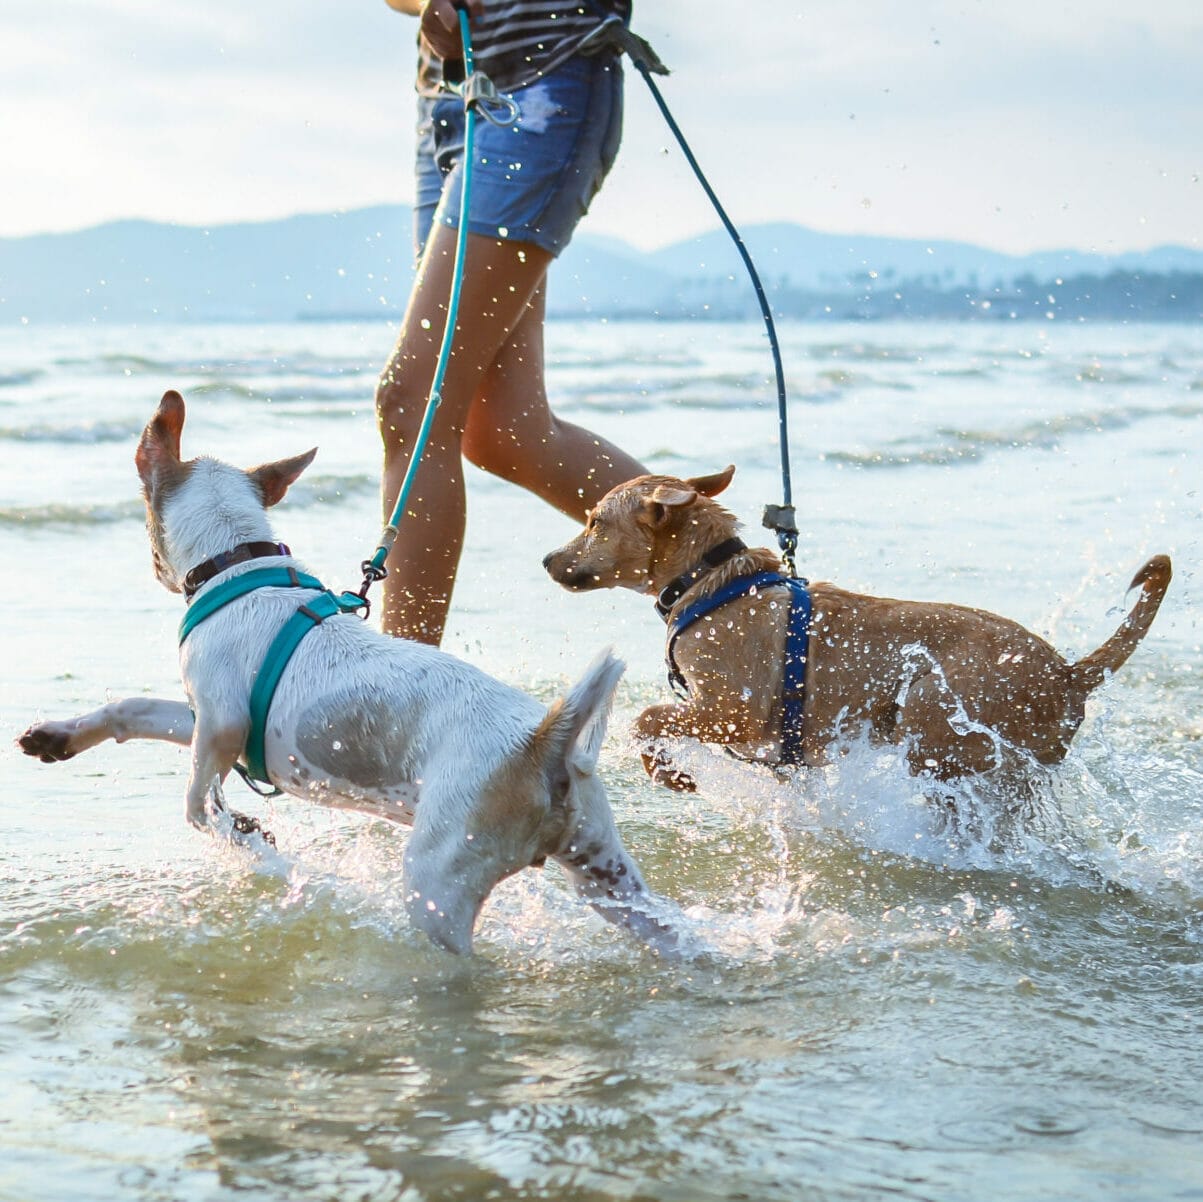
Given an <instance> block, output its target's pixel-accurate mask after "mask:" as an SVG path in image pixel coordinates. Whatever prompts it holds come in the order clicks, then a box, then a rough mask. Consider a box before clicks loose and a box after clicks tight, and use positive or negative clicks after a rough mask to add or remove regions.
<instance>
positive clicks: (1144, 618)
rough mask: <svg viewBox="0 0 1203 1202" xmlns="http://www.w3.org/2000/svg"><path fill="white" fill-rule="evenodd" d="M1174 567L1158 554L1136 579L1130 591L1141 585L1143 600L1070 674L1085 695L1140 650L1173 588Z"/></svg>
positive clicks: (1167, 557)
mask: <svg viewBox="0 0 1203 1202" xmlns="http://www.w3.org/2000/svg"><path fill="white" fill-rule="evenodd" d="M1172 575H1173V571H1172V569H1171V568H1170V557H1169V556H1168V555H1154V556H1153V558H1152V559H1150V560H1149V562H1148V563H1146V564H1145V566H1144V567H1143V568H1141V569H1140V571H1139V572H1137V573H1136V575H1135V576H1133V577H1132V583H1131V584H1130V585H1128V588H1129V589H1134V588H1136V586H1137V585H1140V590H1141V591H1140V597H1139V598H1138V599H1137V602H1136V604H1135V605H1134V606H1133V607H1132V612H1131V613H1130V614H1129V615H1128V616H1127V617H1126V618H1125V619H1124V620H1123V621H1122V622H1121V623H1120V625H1119V629H1118V630H1117V631H1116V632H1115V633H1114V634H1113V635H1112V636H1111V637H1110V638H1109V639H1108V640H1107V641H1106V642H1105V643H1104V644H1103V645H1102V646H1101V647H1100V648H1099V649H1098V650H1097V651H1092V652H1091V653H1090V654H1089V655H1087V656H1085V657H1084V658H1083V659H1080V660H1078V662H1077V663H1076V664H1074V665H1073V666H1072V667H1071V668H1070V671H1071V673H1072V674H1073V681H1074V684H1075V685H1077V687H1078V688H1079V689H1081V690H1082V692H1083V693H1088V692H1090V690H1091V689H1095V688H1098V686H1099V685H1101V684H1102V683H1103V680H1104V678H1105V677H1106V674H1107V673H1108V672H1114V671H1116V669H1117V668H1119V667H1121V666H1122V665H1123V663H1124V661H1125V660H1126V659H1127V658H1128V656H1129V655H1131V654H1132V652H1133V651H1135V650H1136V645H1137V644H1138V643H1139V642H1140V640H1141V639H1143V638H1144V637H1145V635H1146V634H1148V632H1149V627H1150V626H1152V625H1153V619H1154V618H1155V617H1156V616H1157V610H1158V609H1160V607H1161V599H1162V598H1163V597H1164V596H1165V590H1166V589H1167V588H1169V586H1170V577H1171V576H1172Z"/></svg>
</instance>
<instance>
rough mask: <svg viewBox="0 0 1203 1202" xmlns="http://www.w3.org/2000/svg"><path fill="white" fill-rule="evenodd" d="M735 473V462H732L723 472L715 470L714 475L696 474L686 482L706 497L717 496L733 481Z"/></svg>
mask: <svg viewBox="0 0 1203 1202" xmlns="http://www.w3.org/2000/svg"><path fill="white" fill-rule="evenodd" d="M734 475H735V464H733V463H731V464H728V465H727V466H726V467H725V468H723V470H722V471H721V472H715V473H714V474H713V475H712V476H694V477H693V479H691V480H686V481H685V483H686V484H688V485H689V487H690V488H696V489H697V490H698V492H700V493H701V494H702V496H704V497H717V496H718V494H719V493H721V492H722V491H723V489H724V488H726V487H727V485H728V484H730V483H731V477H732V476H734Z"/></svg>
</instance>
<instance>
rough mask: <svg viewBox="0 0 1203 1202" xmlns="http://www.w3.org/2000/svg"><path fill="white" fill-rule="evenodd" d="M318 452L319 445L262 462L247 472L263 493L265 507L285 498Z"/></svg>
mask: <svg viewBox="0 0 1203 1202" xmlns="http://www.w3.org/2000/svg"><path fill="white" fill-rule="evenodd" d="M316 454H317V447H314V448H313V449H312V450H309V451H306V452H305V453H304V454H303V455H294V456H293V457H292V458H291V459H277V460H276V461H275V462H274V463H261V464H260V465H259V466H258V467H253V468H251V469H250V471H248V472H247V475H248V476H250V478H251V479H252V480H253V481H254V483H255V484H256V486H257V487H258V489H259V492H260V493H261V494H262V495H263V505H264V508H266V509H270V508H271V507H272V506H273V505H275V504H277V503H278V502H279V501H282V500H283V499H284V494H285V493H286V492H287V491H288V490H289V488H291V487H292V485H294V484H295V483H296V482H297V477H298V476H300V474H301V473H302V472H303V471H304V470H305V469H306V468H307V467H308V466H309V465H310V464H311V463H312V462H313V457H314V456H315V455H316Z"/></svg>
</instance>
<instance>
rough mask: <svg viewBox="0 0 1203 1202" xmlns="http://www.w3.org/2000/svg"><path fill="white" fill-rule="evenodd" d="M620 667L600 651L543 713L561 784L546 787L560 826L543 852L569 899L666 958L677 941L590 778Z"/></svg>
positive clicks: (603, 794)
mask: <svg viewBox="0 0 1203 1202" xmlns="http://www.w3.org/2000/svg"><path fill="white" fill-rule="evenodd" d="M624 667H625V665H624V664H623V663H622V661H621V660H619V659H616V658H615V657H614V655H613V654H612V653H611V652H610V651H609V650H608V649H607V650H606V651H603V652H602V654H601V655H599V656H598V657H597V659H595V660H594V661H593V663H592V664H591V665H590V666H589V669H588V671H587V672H586V673H585V675H584V676H583V677H582V678H581V680H580V681H579V682H578V683H577V684H576V685H575V686H574V687H573V688H572V689H570V690H569V692H568V694H567V695H566V696H565V697H564V698H563V700H562V702H560V703H559V704H558V706H553V707H552V709H551V710H550V711H548V721H549V722H556V723H566V724H567V730H566V731H565V732H564V733H565V734H566V735H567V738H566V739H565V741H564V744H563V748H564V750H563V753H562V764H563V768H562V769H561V771H562V772H563V773H564V775H565V777H566V778H567V779H564V778H561V779H560V780H559V781H557V782H553V784H552V796H553V798H557V797H560V798H563V801H564V804H565V809H566V815H565V816H566V818H567V821H568V825H567V826H566V828H565V830H564V836H563V838H562V840H561V842H560V846H559V849H558V850H556V851H554V852H552V853H551V854H552V855H553V858H554V859H555V860H556V862H557V863H558V864H559V865H560V866H561V867H562V868H563V869H564V871H565V873H566V874H567V875H568V878H569V880H571V881H572V883H573V885H574V886H575V888H576V891H577V893H578V894H579V895H580V896H581V897H582V898H584V899H585V900H586V901H587V902H589V904H590V905H591V906H592V907H593V908H594V909H595V910H596V911H597V912H598V913H599V914H600V915H601V916H602V917H603V918H605V919H606V920H607V921H608V922H613V923H615V924H617V925H618V926H621V927H625V928H626V929H627V930H629V931H630V932H631V933H632V934H634V935H635V936H636V937H638V938H639V939H641V940H643V941H644V942H645V943H647V944H648V945H649V946H650V947H652V948H654V949H655V950H656V951H658V952H660V953H662V954H671V953H672V952H674V951H676V950H677V947H678V936H677V932H676V931H675V930H674V928H673V926H672V925H671V923H670V922H669V921H668V920H667V914H666V913H664V911H666V910H667V907H666V906H665V904H664V902H663V900H662V899H660V898H657V897H656V896H655V894H653V893H651V892H649V890H648V887H647V885H646V884H645V883H644V880H643V876H642V875H641V873H640V871H639V867H638V865H637V864H636V863H635V861H634V859H633V858H632V857H631V855H630V853H629V852H628V851H627V849H626V848H625V847H624V846H623V842H622V838H621V837H620V836H619V834H618V829H617V827H616V826H615V825H614V815H613V813H612V812H611V810H610V803H609V801H608V800H607V798H606V791H605V788H604V787H603V785H602V783H601V781H600V780H599V779H598V778H597V775H596V769H597V760H598V756H599V755H600V754H601V748H602V741H603V740H604V738H605V734H606V722H607V720H608V718H609V714H610V706H611V703H612V702H613V699H614V690H615V688H616V687H617V685H618V678H619V677H620V676H621V675H622V673H623V669H624ZM557 709H559V713H558V714H557V712H556V711H557ZM552 764H553V765H554V760H553V761H552ZM553 804H554V802H553Z"/></svg>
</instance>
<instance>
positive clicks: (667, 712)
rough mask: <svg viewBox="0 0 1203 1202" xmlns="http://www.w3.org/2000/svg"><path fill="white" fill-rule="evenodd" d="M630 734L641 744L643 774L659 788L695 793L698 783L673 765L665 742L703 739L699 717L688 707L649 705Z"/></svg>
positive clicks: (637, 719) (636, 721)
mask: <svg viewBox="0 0 1203 1202" xmlns="http://www.w3.org/2000/svg"><path fill="white" fill-rule="evenodd" d="M631 733H632V734H633V735H634V736H635V739H636V741H637V742H638V743H639V756H640V759H642V760H643V768H644V771H645V772H646V773H647V774H648V776H650V777H651V778H652V780H653V781H655V783H656V784H658V785H664V786H665V788H668V789H674V790H676V791H677V792H678V793H693V792H694V791H695V790H696V789H697V787H698V786H697V783H696V782H695V781H694V779H693V777H692V776H690V775H689V774H688V773H687V772H682V771H681V770H680V769H679V768H676V767H674V766H673V762H672V758H671V757H670V756H669V754H668V749H667V748H666V747H665V746H664V745H663V743H662V742H661V740H662V739H681V738H695V739H696V738H704V737H705V735H704V733H703V732H702V729H701V723H700V722H699V721H698V717H697V715H696V714H695V713H694V712H693V711H692V710H691V709H690V708H689V707H688V706H685V705H672V704H671V703H666V704H664V705H653V706H649V707H648V708H647V709H645V710H644V711H643V713H642V714H640V715H639V717H638V718H636V719H635V724H634V726H632V728H631Z"/></svg>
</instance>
